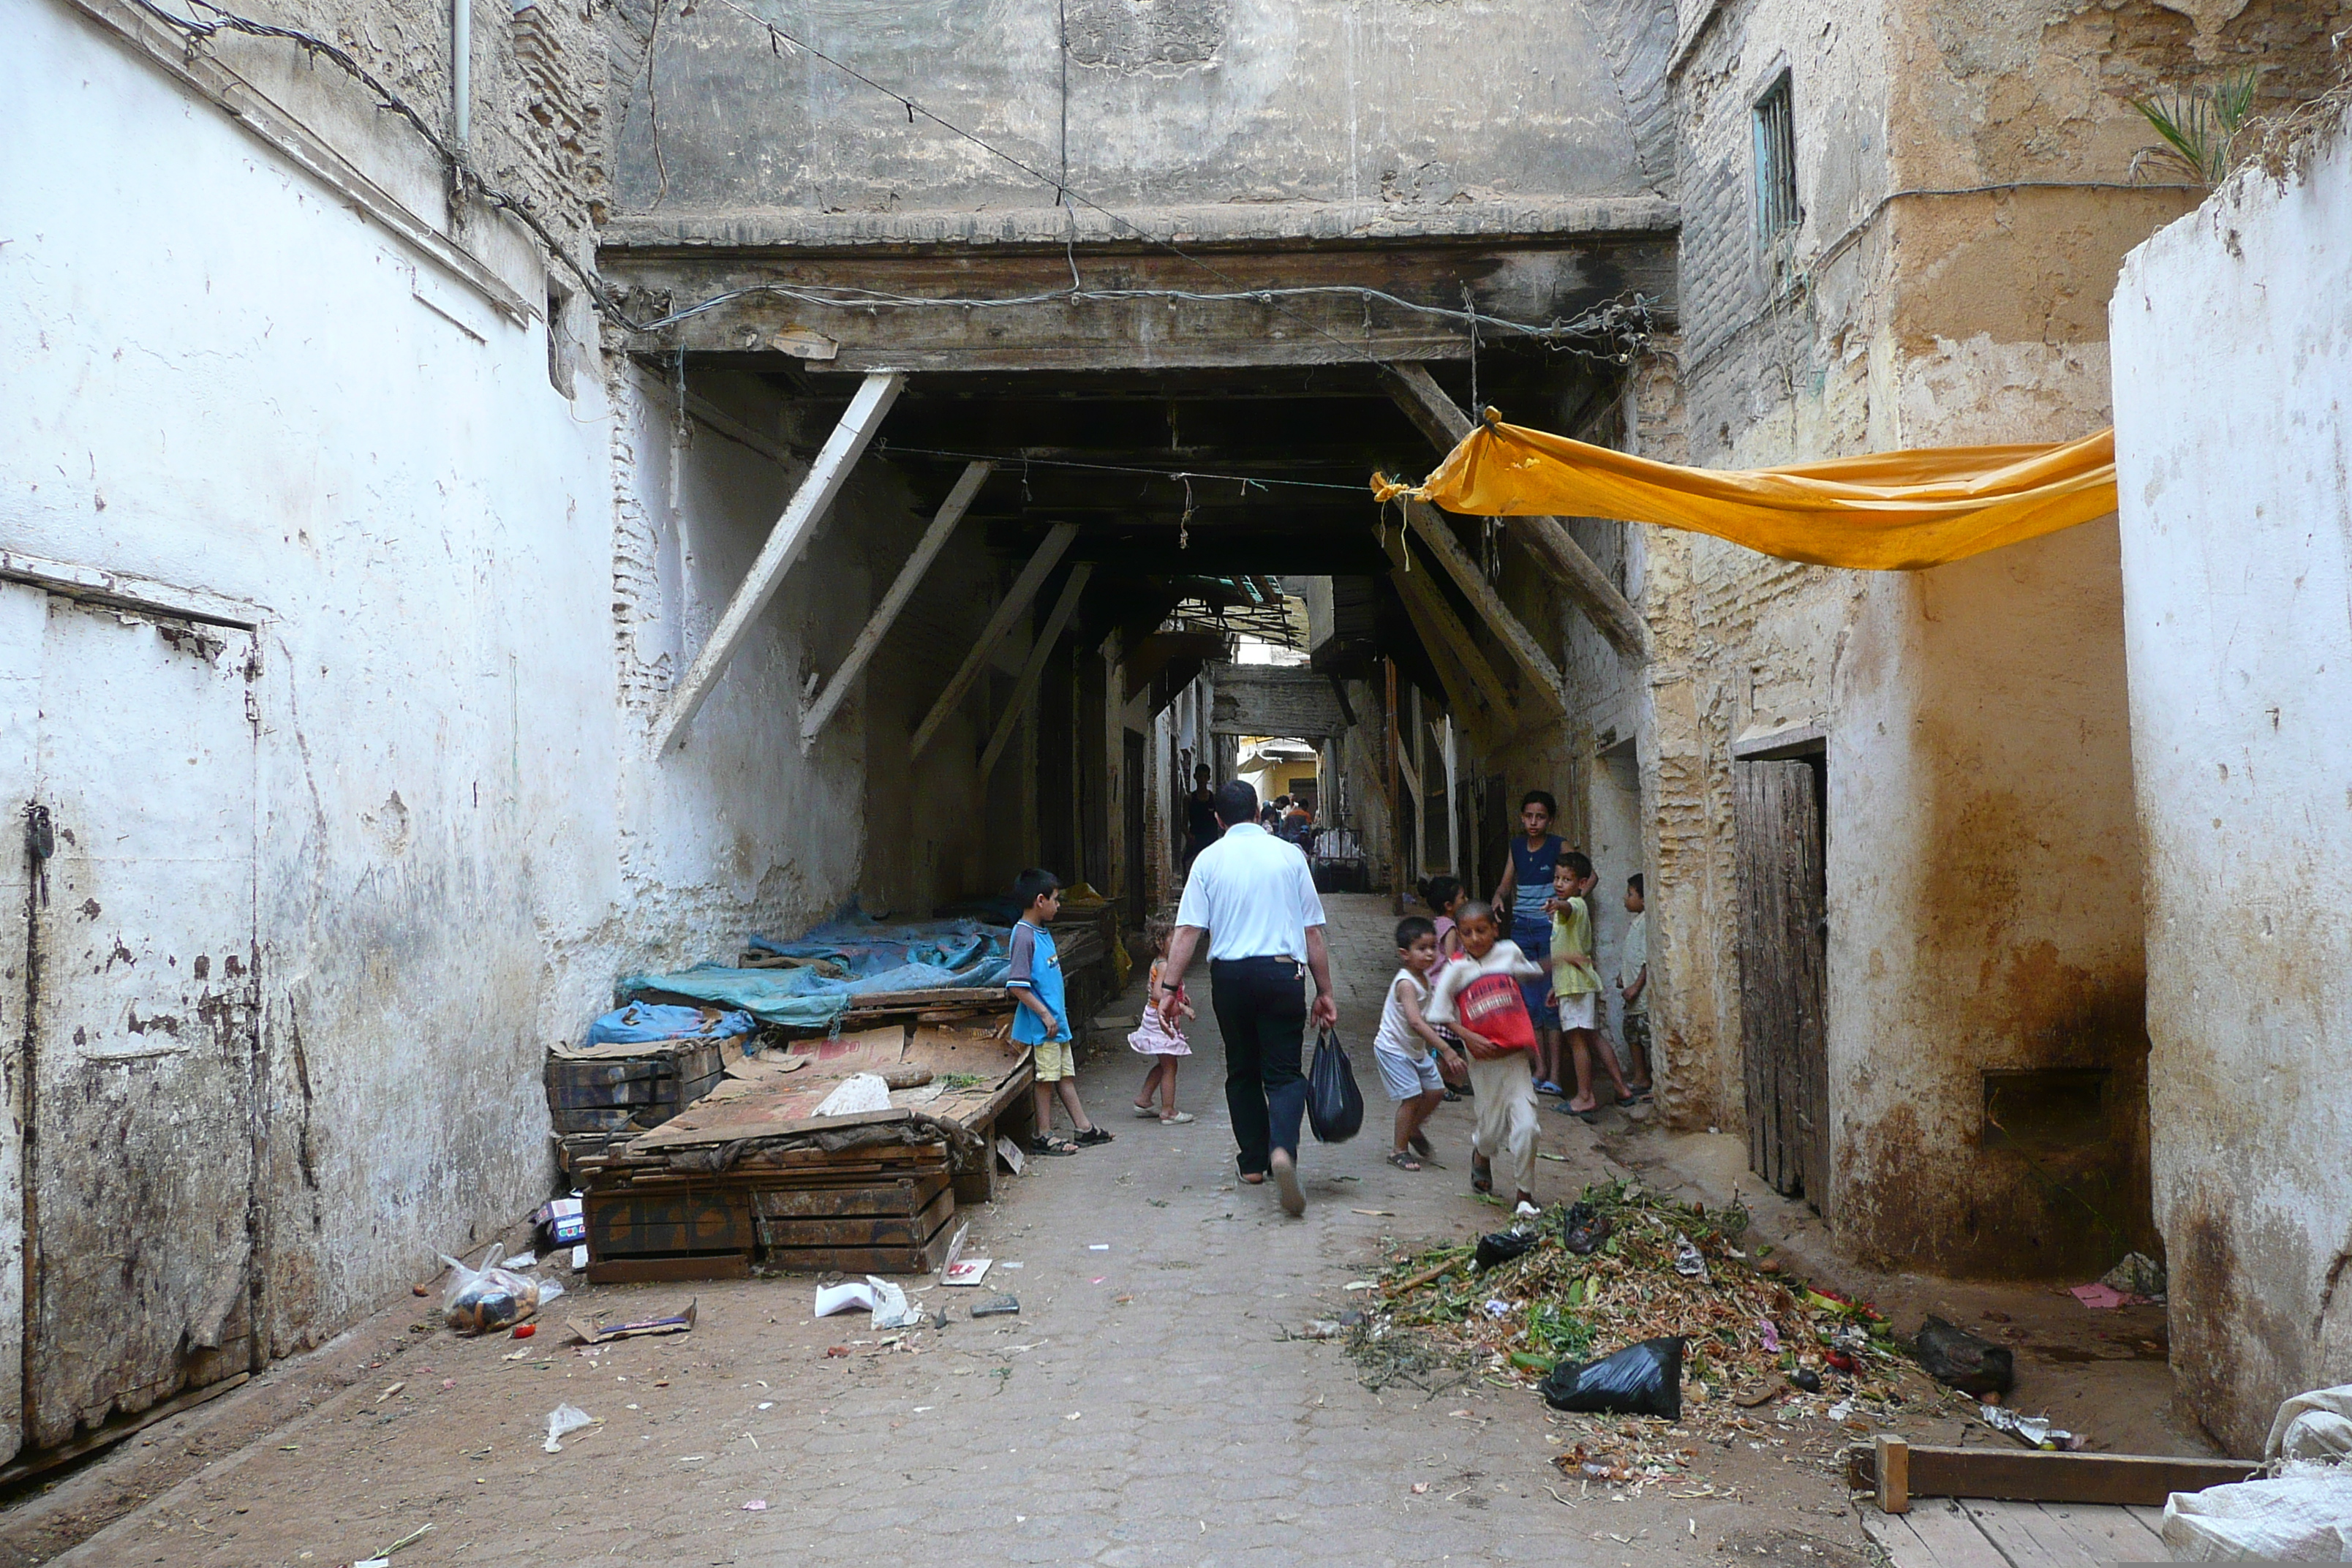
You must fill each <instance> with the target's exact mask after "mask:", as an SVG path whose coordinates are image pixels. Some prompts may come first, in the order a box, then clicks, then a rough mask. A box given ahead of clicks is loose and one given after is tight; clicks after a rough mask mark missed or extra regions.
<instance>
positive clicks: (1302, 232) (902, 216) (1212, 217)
mask: <svg viewBox="0 0 2352 1568" xmlns="http://www.w3.org/2000/svg"><path fill="white" fill-rule="evenodd" d="M1126 216H1128V217H1129V222H1130V223H1131V224H1132V225H1133V226H1132V227H1129V226H1127V225H1123V224H1117V223H1113V222H1112V221H1111V220H1110V219H1109V218H1108V217H1107V216H1104V215H1103V214H1101V213H1097V212H1091V211H1087V210H1085V209H1083V208H1080V209H1072V208H1069V207H1060V206H1041V207H1012V208H1001V209H996V210H992V211H991V210H982V211H979V212H944V211H936V210H935V211H921V210H918V211H913V212H895V213H823V212H810V211H800V210H794V209H791V208H766V209H756V210H751V211H732V212H703V213H682V214H664V215H662V216H657V217H656V216H649V215H642V214H640V215H623V216H619V217H615V218H614V220H613V221H612V222H611V223H609V224H607V225H606V226H604V229H603V231H602V232H601V233H600V234H599V236H598V237H597V244H598V247H599V248H600V249H604V250H608V251H611V250H625V251H642V250H667V249H675V248H678V247H688V248H694V249H706V248H709V249H782V250H826V249H850V250H864V249H870V248H872V247H877V246H929V245H952V246H956V247H971V246H997V245H1002V246H1014V247H1019V246H1039V247H1050V248H1051V249H1053V250H1055V251H1056V252H1059V251H1061V250H1062V248H1063V247H1066V246H1067V245H1069V244H1072V243H1074V242H1075V243H1076V244H1078V245H1084V246H1095V247H1100V246H1114V247H1150V245H1151V244H1152V242H1153V241H1166V242H1170V243H1173V244H1177V245H1185V246H1198V245H1248V246H1259V245H1265V244H1269V243H1273V244H1279V243H1282V242H1286V241H1306V242H1329V241H1333V240H1349V241H1359V242H1361V241H1399V240H1403V241H1413V240H1446V239H1483V240H1494V239H1504V238H1514V239H1542V238H1547V237H1554V238H1560V239H1573V238H1580V237H1588V236H1597V235H1609V234H1626V235H1671V234H1673V233H1674V232H1675V230H1676V229H1678V228H1679V227H1680V226H1681V224H1682V211H1681V208H1680V207H1678V206H1677V205H1675V203H1673V202H1670V201H1667V200H1664V198H1662V197H1657V196H1633V195H1627V196H1592V197H1582V198H1575V199H1562V200H1552V201H1526V202H1467V203H1464V204H1462V205H1458V206H1450V207H1436V206H1415V205H1406V204H1402V203H1395V202H1267V203H1244V202H1235V203H1229V204H1223V205H1202V206H1183V207H1153V208H1145V209H1142V210H1139V211H1138V212H1135V213H1132V214H1129V215H1126ZM1137 230H1141V231H1142V235H1148V236H1149V238H1145V237H1142V235H1139V234H1138V232H1137Z"/></svg>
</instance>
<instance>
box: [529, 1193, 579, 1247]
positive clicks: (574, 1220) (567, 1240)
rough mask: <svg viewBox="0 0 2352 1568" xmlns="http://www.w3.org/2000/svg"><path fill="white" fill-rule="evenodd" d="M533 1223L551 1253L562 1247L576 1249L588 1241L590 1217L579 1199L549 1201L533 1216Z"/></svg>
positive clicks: (551, 1199) (553, 1199) (554, 1199)
mask: <svg viewBox="0 0 2352 1568" xmlns="http://www.w3.org/2000/svg"><path fill="white" fill-rule="evenodd" d="M531 1223H532V1224H533V1225H534V1226H537V1227H538V1230H539V1235H540V1239H541V1241H542V1242H543V1243H544V1244H545V1245H546V1247H547V1249H548V1250H549V1251H550V1252H552V1251H554V1250H555V1249H556V1248H558V1247H576V1246H578V1245H579V1244H581V1243H582V1242H584V1241H586V1240H587V1239H588V1216H587V1215H586V1214H585V1213H583V1208H582V1204H581V1200H580V1199H578V1198H550V1199H548V1200H547V1201H546V1202H545V1203H543V1204H541V1205H539V1212H538V1213H537V1214H535V1215H531Z"/></svg>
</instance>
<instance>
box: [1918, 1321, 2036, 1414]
mask: <svg viewBox="0 0 2352 1568" xmlns="http://www.w3.org/2000/svg"><path fill="white" fill-rule="evenodd" d="M1912 1345H1913V1347H1914V1348H1915V1349H1916V1350H1917V1352H1919V1364H1920V1365H1921V1366H1922V1367H1924V1368H1925V1369H1927V1375H1928V1376H1929V1377H1932V1378H1934V1379H1935V1380H1936V1381H1937V1383H1941V1384H1948V1386H1950V1387H1953V1388H1957V1389H1958V1390H1959V1391H1960V1392H1961V1393H1963V1394H1975V1395H1976V1396H1977V1397H1978V1398H1979V1399H1982V1398H1983V1397H1984V1396H1985V1395H1986V1394H2003V1395H2006V1394H2008V1393H2009V1391H2010V1390H2011V1389H2013V1388H2015V1387H2016V1386H2017V1358H2016V1356H2015V1355H2013V1354H2012V1353H2011V1352H2010V1349H2009V1347H2008V1346H2007V1345H1997V1344H1995V1343H1993V1342H1991V1341H1990V1340H1981V1339H1979V1338H1978V1337H1977V1336H1976V1335H1974V1334H1972V1333H1970V1332H1969V1331H1968V1330H1966V1329H1962V1328H1956V1327H1955V1326H1953V1325H1952V1324H1950V1323H1948V1322H1946V1321H1944V1320H1943V1319H1941V1318H1938V1317H1936V1316H1934V1315H1933V1314H1930V1315H1929V1316H1928V1319H1927V1321H1926V1322H1924V1323H1922V1324H1920V1325H1919V1334H1918V1337H1917V1338H1916V1339H1915V1340H1914V1341H1912Z"/></svg>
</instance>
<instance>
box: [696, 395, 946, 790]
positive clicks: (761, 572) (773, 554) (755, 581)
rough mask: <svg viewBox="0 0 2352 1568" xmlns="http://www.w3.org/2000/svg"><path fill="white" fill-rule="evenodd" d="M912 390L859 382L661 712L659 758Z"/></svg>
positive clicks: (699, 704) (706, 696) (714, 683)
mask: <svg viewBox="0 0 2352 1568" xmlns="http://www.w3.org/2000/svg"><path fill="white" fill-rule="evenodd" d="M906 384H907V378H906V376H905V374H902V373H900V372H898V371H895V370H877V371H875V372H873V373H872V374H869V375H867V376H866V379H865V381H864V382H863V383H861V384H859V386H858V388H857V395H856V396H855V397H853V398H851V399H850V402H849V407H848V409H847V411H846V412H845V413H844V414H843V415H842V416H841V423H840V424H838V425H836V426H834V427H833V434H832V435H831V436H829V437H826V438H825V443H824V449H823V450H821V451H819V452H818V453H817V455H816V461H815V462H814V463H812V464H810V465H809V471H808V476H807V477H806V478H805V479H802V480H801V483H800V488H799V489H796V490H794V491H793V499H792V500H789V501H787V502H785V503H784V510H783V514H782V516H780V517H778V518H777V519H776V526H775V527H774V528H773V529H772V530H770V531H769V533H768V542H767V543H765V544H763V545H761V547H760V553H759V555H758V557H757V558H756V559H754V560H753V561H752V563H751V571H749V572H747V573H745V574H744V575H743V582H742V584H741V585H740V586H739V587H738V588H737V589H736V590H735V596H734V597H733V598H731V599H730V600H729V601H728V602H727V608H726V610H725V612H724V613H722V614H721V615H720V616H719V624H718V625H717V626H713V627H711V629H710V638H709V641H708V642H706V643H704V644H703V645H702V651H701V652H700V653H698V654H696V655H695V656H694V663H693V664H692V665H691V666H689V667H688V669H687V672H686V678H685V679H683V680H680V681H679V682H678V684H677V690H675V691H673V692H671V693H670V700H669V706H668V707H667V708H665V709H664V710H662V715H661V718H660V720H659V721H658V722H656V725H655V726H654V737H655V740H654V753H655V754H656V756H658V755H660V754H661V753H662V752H667V751H668V750H669V749H670V748H671V747H672V746H675V745H676V744H677V742H678V737H679V736H681V735H683V734H684V733H685V732H686V727H687V726H688V724H690V723H692V722H693V721H694V716H695V714H696V713H698V712H699V711H700V710H701V709H702V705H703V703H704V702H705V701H707V700H709V697H710V692H711V689H712V688H713V687H715V686H717V685H718V684H719V676H720V675H721V674H722V673H724V672H725V670H726V668H727V661H728V660H730V659H731V658H734V657H735V650H736V649H737V648H739V647H741V646H742V644H743V639H744V638H745V637H748V636H750V635H751V627H752V626H753V625H754V624H755V623H756V622H757V621H758V620H759V618H760V612H761V611H762V610H764V609H766V608H767V607H768V601H769V600H771V599H772V598H774V597H775V596H776V590H777V589H778V588H780V587H782V585H783V582H784V574H786V573H787V572H790V571H791V570H792V569H793V562H795V561H797V560H799V559H800V556H801V552H802V551H803V550H804V549H806V548H807V547H808V542H809V540H810V539H811V538H813V537H814V535H815V532H816V525H817V523H818V522H819V521H822V520H823V519H824V513H825V510H826V509H827V508H828V507H830V506H832V505H833V500H834V497H835V496H837V495H839V494H840V493H841V487H842V486H843V485H844V484H845V483H846V482H847V480H848V479H849V471H850V470H851V469H852V468H856V466H857V459H858V458H859V457H860V456H861V455H862V454H863V453H864V452H865V450H866V443H867V442H868V441H871V440H872V439H873V438H874V432H875V431H877V430H878V429H880V428H881V426H882V416H884V415H886V414H887V413H888V412H889V411H890V405H891V404H893V403H895V402H897V401H898V393H899V391H900V389H901V388H903V387H904V386H905V385H906Z"/></svg>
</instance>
